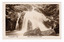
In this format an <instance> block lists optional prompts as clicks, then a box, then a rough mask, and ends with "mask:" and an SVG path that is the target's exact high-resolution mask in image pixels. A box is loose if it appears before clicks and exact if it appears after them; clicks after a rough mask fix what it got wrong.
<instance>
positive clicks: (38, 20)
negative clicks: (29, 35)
mask: <svg viewBox="0 0 64 42" xmlns="http://www.w3.org/2000/svg"><path fill="white" fill-rule="evenodd" d="M28 20H30V21H31V23H32V29H33V30H34V29H35V28H37V27H39V28H40V30H41V31H46V30H49V28H47V27H46V26H45V25H44V24H43V21H47V20H48V19H47V18H46V16H45V15H44V14H42V13H39V12H37V11H36V10H34V7H33V9H32V10H31V11H25V15H24V19H23V24H22V29H21V30H20V31H19V32H17V33H18V34H20V35H21V34H24V33H25V32H27V23H28Z"/></svg>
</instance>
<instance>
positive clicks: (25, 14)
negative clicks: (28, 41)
mask: <svg viewBox="0 0 64 42" xmlns="http://www.w3.org/2000/svg"><path fill="white" fill-rule="evenodd" d="M3 4H4V7H3V14H4V16H3V17H4V26H3V27H4V28H3V35H4V38H36V39H37V38H45V39H46V38H56V37H59V36H60V29H61V28H60V4H59V3H45V2H44V3H43V2H41V3H36V2H34V3H22V2H21V3H3Z"/></svg>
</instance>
